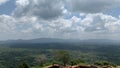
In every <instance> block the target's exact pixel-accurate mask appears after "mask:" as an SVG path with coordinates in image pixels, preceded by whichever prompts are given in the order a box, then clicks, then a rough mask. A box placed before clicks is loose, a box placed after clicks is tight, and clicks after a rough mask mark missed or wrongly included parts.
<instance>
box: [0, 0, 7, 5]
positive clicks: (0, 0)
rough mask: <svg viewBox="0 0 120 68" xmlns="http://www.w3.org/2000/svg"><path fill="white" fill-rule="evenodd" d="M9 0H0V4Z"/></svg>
mask: <svg viewBox="0 0 120 68" xmlns="http://www.w3.org/2000/svg"><path fill="white" fill-rule="evenodd" d="M7 1H9V0H0V5H2V4H4V3H6V2H7Z"/></svg>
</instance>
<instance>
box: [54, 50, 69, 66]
mask: <svg viewBox="0 0 120 68" xmlns="http://www.w3.org/2000/svg"><path fill="white" fill-rule="evenodd" d="M55 59H56V60H57V61H59V62H61V63H62V64H63V65H64V66H66V64H67V63H69V61H70V54H69V53H68V52H67V51H58V52H57V53H56V55H55Z"/></svg>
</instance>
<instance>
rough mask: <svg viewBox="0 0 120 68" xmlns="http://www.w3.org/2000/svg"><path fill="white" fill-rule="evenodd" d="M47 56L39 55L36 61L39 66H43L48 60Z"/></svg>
mask: <svg viewBox="0 0 120 68" xmlns="http://www.w3.org/2000/svg"><path fill="white" fill-rule="evenodd" d="M46 60H47V57H46V56H45V55H39V56H37V57H36V58H35V62H36V63H37V64H38V65H39V66H43V64H44V63H45V62H46Z"/></svg>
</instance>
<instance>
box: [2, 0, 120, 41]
mask: <svg viewBox="0 0 120 68" xmlns="http://www.w3.org/2000/svg"><path fill="white" fill-rule="evenodd" d="M32 38H64V39H120V0H111V1H110V0H0V40H8V39H32Z"/></svg>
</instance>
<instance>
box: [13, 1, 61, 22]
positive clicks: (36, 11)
mask: <svg viewBox="0 0 120 68" xmlns="http://www.w3.org/2000/svg"><path fill="white" fill-rule="evenodd" d="M16 5H17V8H16V10H15V11H14V13H13V15H14V16H16V17H21V16H37V17H39V18H41V19H45V20H49V19H55V18H58V17H60V16H62V6H63V4H62V2H61V1H60V0H52V1H50V0H17V1H16Z"/></svg>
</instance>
